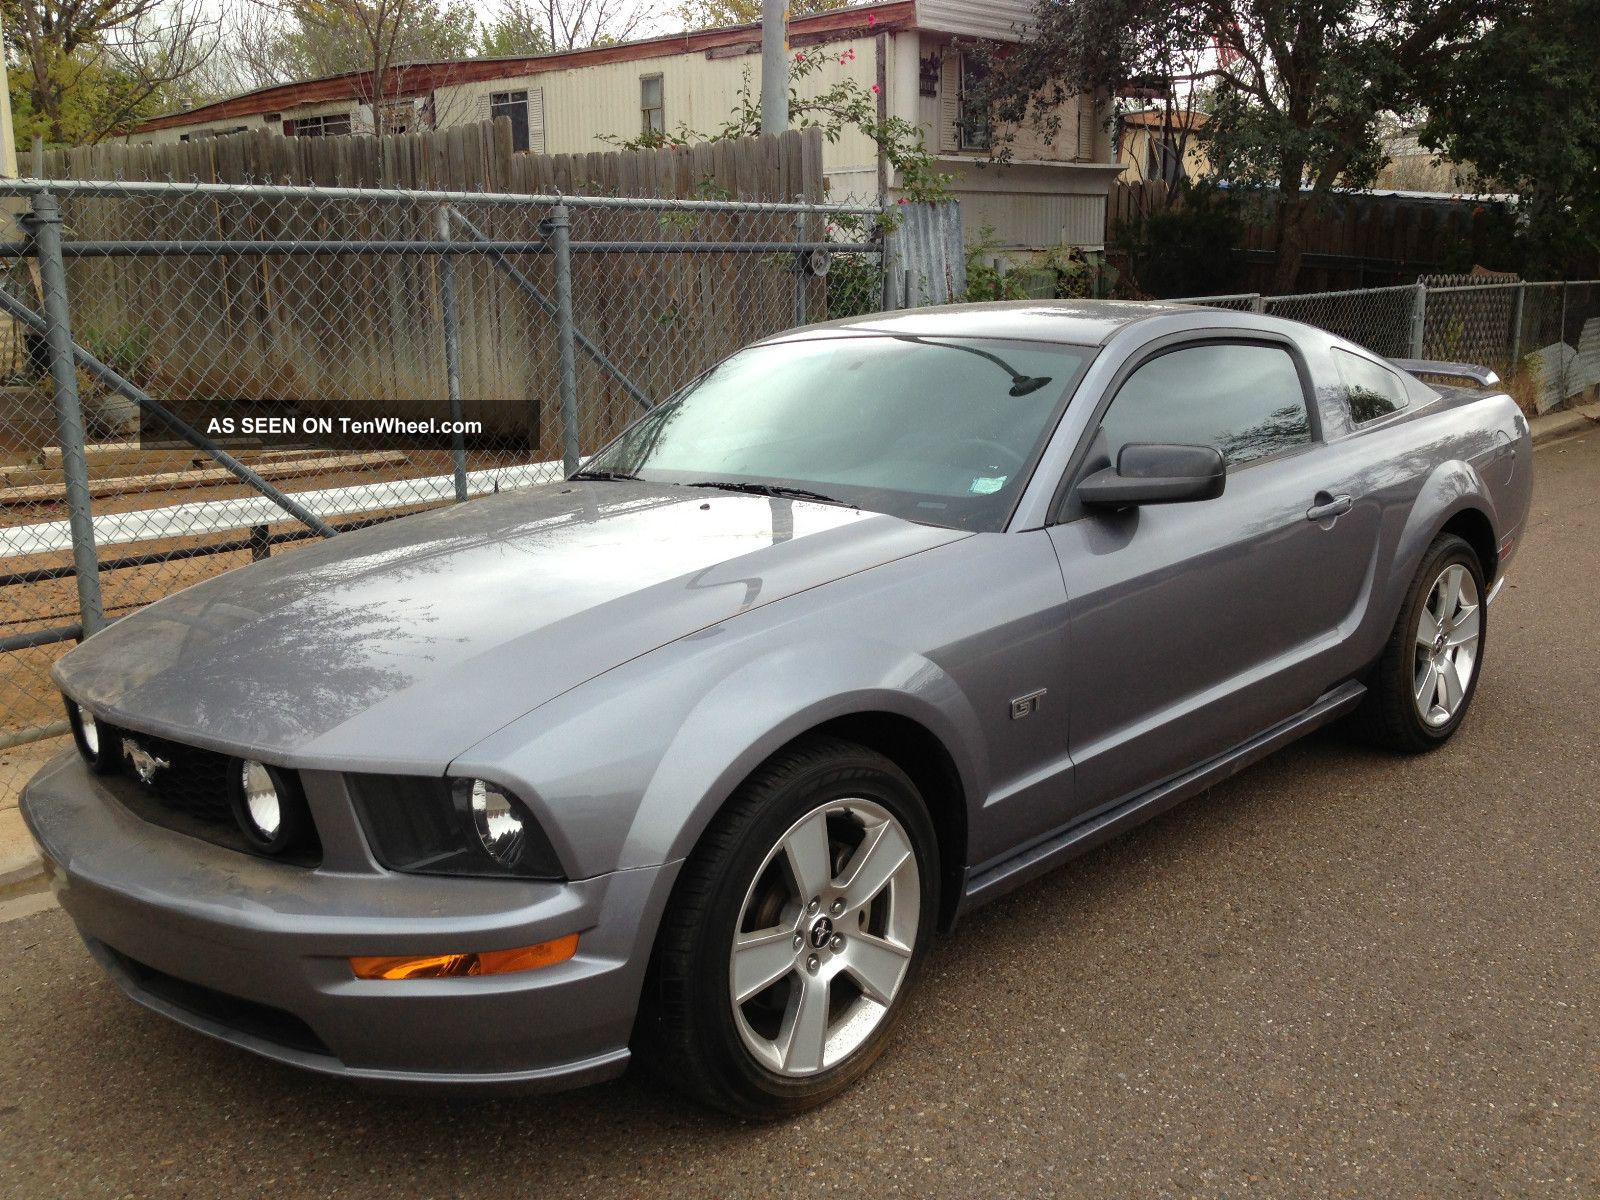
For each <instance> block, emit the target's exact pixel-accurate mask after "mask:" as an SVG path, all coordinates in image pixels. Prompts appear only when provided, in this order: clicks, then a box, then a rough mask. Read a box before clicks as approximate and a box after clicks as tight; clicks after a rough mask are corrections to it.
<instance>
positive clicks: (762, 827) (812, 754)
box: [635, 736, 939, 1119]
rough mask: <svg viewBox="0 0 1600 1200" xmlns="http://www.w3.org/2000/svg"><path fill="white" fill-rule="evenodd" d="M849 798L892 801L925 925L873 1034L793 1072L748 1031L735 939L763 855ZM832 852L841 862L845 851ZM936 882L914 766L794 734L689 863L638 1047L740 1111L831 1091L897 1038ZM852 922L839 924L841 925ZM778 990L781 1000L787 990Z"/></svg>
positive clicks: (763, 1112)
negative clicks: (738, 995) (816, 1065)
mask: <svg viewBox="0 0 1600 1200" xmlns="http://www.w3.org/2000/svg"><path fill="white" fill-rule="evenodd" d="M847 798H848V799H855V800H866V801H868V802H870V803H871V804H874V805H876V806H878V807H879V808H880V809H882V810H886V811H887V812H888V813H889V814H890V815H892V816H893V817H894V819H895V821H897V822H898V824H899V827H900V830H901V831H902V832H903V833H904V834H905V835H906V839H907V840H908V841H909V843H910V846H911V850H912V853H913V855H914V856H915V860H916V865H917V877H918V878H917V885H918V886H917V887H916V888H915V889H914V892H915V893H916V894H917V895H916V899H917V900H918V902H919V903H918V904H917V906H916V909H915V911H916V912H917V914H918V923H917V929H916V935H915V939H914V942H912V945H911V953H910V960H909V965H908V966H907V967H906V969H905V974H904V975H903V976H902V980H901V982H900V983H899V985H898V990H896V991H895V992H894V994H893V998H892V1002H891V1003H890V1004H889V1006H888V1009H887V1011H886V1012H885V1013H884V1014H883V1015H882V1017H881V1018H879V1020H878V1024H877V1026H876V1027H875V1028H874V1029H873V1031H872V1032H871V1034H870V1035H868V1036H867V1038H866V1039H865V1041H863V1042H862V1043H861V1044H860V1045H859V1046H857V1047H855V1049H854V1050H852V1051H850V1052H849V1053H848V1054H847V1055H846V1056H845V1057H844V1058H843V1059H842V1060H841V1061H839V1062H837V1063H835V1064H833V1065H831V1066H827V1067H825V1068H824V1069H822V1070H820V1071H818V1072H816V1073H814V1074H809V1075H805V1076H803V1077H794V1076H788V1075H784V1074H781V1073H779V1072H777V1071H775V1070H773V1069H770V1068H769V1067H768V1066H767V1065H766V1064H765V1063H763V1062H762V1061H760V1060H759V1059H758V1058H757V1057H756V1055H755V1054H754V1053H752V1051H751V1050H750V1048H749V1047H748V1046H747V1045H746V1044H745V1041H744V1040H743V1039H742V1037H741V1034H740V1030H739V1026H738V1023H737V1021H736V1018H735V1015H734V1009H733V1004H732V997H731V994H730V977H731V972H732V968H731V966H730V957H731V955H732V949H733V938H734V936H735V934H736V932H737V930H738V928H739V924H740V920H741V913H742V911H743V909H744V906H745V900H746V897H747V894H748V893H751V892H752V889H753V888H755V886H756V884H757V876H758V874H762V873H763V865H764V864H767V865H766V870H767V871H772V870H777V869H779V864H777V863H768V856H769V855H770V854H773V853H775V852H777V848H778V847H779V846H780V845H781V843H782V841H783V838H784V835H785V834H786V833H787V832H789V831H791V829H793V828H794V827H795V826H796V824H797V823H798V822H800V821H802V819H803V818H805V817H806V816H807V815H808V814H811V813H814V812H815V811H816V810H817V809H819V808H822V807H824V806H826V805H828V804H829V803H832V802H837V801H839V800H842V799H847ZM829 828H830V830H831V829H832V828H833V826H829ZM831 852H832V853H833V854H834V858H833V862H834V869H835V871H837V869H838V865H839V862H840V860H839V857H838V856H839V855H840V854H841V853H845V851H843V850H840V849H837V848H835V849H833V850H832V851H831ZM763 878H767V877H766V876H765V875H764V874H763ZM938 887H939V858H938V846H937V842H936V838H935V834H934V831H933V825H932V822H931V820H930V819H929V816H928V812H927V808H926V806H925V805H924V803H923V800H922V798H921V796H920V795H919V794H918V792H917V789H916V786H915V785H914V784H913V783H912V782H911V780H910V779H909V778H907V777H906V775H905V773H904V772H903V771H901V770H900V769H899V768H898V767H896V766H895V765H894V763H892V762H890V761H889V760H888V759H887V758H885V757H883V756H882V755H881V754H877V753H875V752H873V751H871V750H868V749H866V748H865V747H862V746H858V745H855V744H853V743H850V742H845V741H842V740H839V739H837V738H832V737H822V736H817V737H811V738H807V739H806V740H804V741H803V742H799V743H796V744H795V745H794V746H791V747H789V748H788V749H786V750H784V751H782V752H781V753H779V754H778V755H776V756H774V757H773V758H771V759H769V760H768V761H767V762H766V763H764V764H763V765H762V766H761V767H760V768H759V769H757V770H756V772H755V773H754V774H753V775H752V776H751V777H750V778H749V779H748V780H746V781H745V783H744V784H743V786H741V787H740V789H739V791H738V792H737V793H736V794H735V795H734V797H733V798H732V799H731V800H730V801H729V802H728V804H727V805H726V807H725V808H724V809H723V810H722V812H720V813H719V814H718V815H717V818H716V820H715V821H714V822H713V823H712V825H711V827H710V828H709V829H708V830H707V831H706V833H705V835H704V836H703V837H702V838H701V839H700V842H699V844H698V845H697V846H696V847H695V849H694V852H693V853H692V854H691V855H690V856H689V860H688V862H686V863H685V864H684V867H683V871H682V873H681V874H680V875H679V877H678V881H677V884H676V885H675V887H674V889H673V894H672V898H671V900H670V901H669V902H668V905H667V910H666V912H665V914H664V916H663V918H662V923H661V929H660V932H659V933H658V935H657V938H656V945H655V952H654V954H653V956H652V959H651V965H650V971H649V975H648V978H647V981H646V985H645V994H644V998H643V1004H642V1006H641V1010H640V1019H639V1026H638V1030H637V1036H636V1037H635V1049H636V1050H637V1051H638V1052H639V1056H640V1058H641V1059H642V1060H643V1061H644V1062H645V1063H646V1064H647V1065H648V1066H649V1067H650V1068H651V1069H652V1070H654V1071H655V1073H656V1074H657V1075H659V1076H660V1077H661V1078H662V1079H663V1080H664V1081H665V1082H667V1083H669V1084H670V1085H671V1086H673V1087H675V1088H677V1089H678V1090H680V1091H682V1092H684V1093H686V1094H687V1095H689V1096H690V1097H692V1098H693V1099H695V1100H698V1101H700V1102H701V1103H703V1104H706V1105H709V1106H711V1107H713V1108H717V1109H721V1110H722V1111H724V1112H727V1113H731V1114H733V1115H734V1116H738V1117H744V1118H755V1119H772V1118H776V1117H781V1116H786V1115H789V1114H792V1113H797V1112H801V1111H803V1110H805V1109H808V1108H812V1107H815V1106H816V1105H819V1104H823V1103H825V1102H827V1101H828V1100H831V1099H832V1098H833V1097H835V1096H837V1095H838V1094H839V1093H840V1092H842V1091H844V1090H845V1089H846V1088H848V1087H849V1086H850V1085H851V1084H852V1083H854V1082H855V1081H856V1080H857V1079H859V1078H860V1077H861V1076H862V1075H863V1074H864V1073H865V1072H866V1071H867V1069H868V1068H869V1067H871V1065H872V1063H873V1061H874V1060H875V1059H876V1058H877V1057H878V1055H879V1054H881V1053H882V1052H883V1049H884V1047H885V1046H886V1045H887V1043H888V1040H889V1037H890V1034H891V1032H892V1030H893V1027H894V1026H895V1024H896V1023H897V1021H898V1019H899V1017H900V1014H901V1013H902V1012H903V1011H904V1009H905V1004H906V998H907V996H908V994H909V993H910V991H911V989H912V986H913V985H914V983H915V979H916V976H917V974H918V972H919V968H920V967H921V964H922V962H923V960H924V959H925V958H926V955H927V949H928V944H929V941H930V939H931V936H932V933H933V929H934V924H935V921H936V920H937V914H938ZM886 890H887V889H886ZM897 902H898V901H897ZM841 903H842V902H841ZM785 911H789V910H788V909H786V910H785ZM806 919H807V920H809V919H810V918H806ZM863 919H864V918H863ZM765 927H766V926H765V925H759V926H755V928H765ZM844 928H845V927H844V926H843V925H842V924H841V926H840V931H841V933H842V932H843V931H844ZM808 948H809V942H808ZM792 978H793V979H795V980H798V982H790V981H788V980H784V981H780V982H779V983H776V984H774V985H772V986H773V988H774V989H787V988H789V987H801V986H804V980H802V979H799V976H798V972H797V973H796V975H795V976H794V977H792ZM774 994H775V995H777V996H778V997H779V998H780V999H781V998H782V997H783V995H784V994H785V993H784V992H781V991H780V992H775V993H774ZM769 1002H771V998H770V997H769ZM741 1011H743V1010H741ZM829 1011H831V1009H830V1010H829Z"/></svg>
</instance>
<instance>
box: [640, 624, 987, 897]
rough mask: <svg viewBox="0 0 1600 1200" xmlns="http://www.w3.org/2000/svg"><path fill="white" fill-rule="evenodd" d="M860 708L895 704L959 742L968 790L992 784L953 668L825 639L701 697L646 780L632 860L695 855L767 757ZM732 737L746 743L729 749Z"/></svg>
mask: <svg viewBox="0 0 1600 1200" xmlns="http://www.w3.org/2000/svg"><path fill="white" fill-rule="evenodd" d="M774 680H781V681H782V683H781V684H780V685H777V686H774V683H773V681H774ZM860 713H890V714H893V715H895V716H899V717H904V718H907V719H909V720H911V721H915V722H916V723H917V724H919V725H921V726H923V727H924V728H925V729H927V730H928V731H929V732H930V733H932V734H933V735H934V737H936V738H937V739H938V740H939V741H940V742H941V743H942V744H943V745H944V746H945V748H946V749H947V750H948V751H949V752H950V755H951V758H952V759H953V760H954V762H955V766H956V770H957V772H958V773H959V775H960V777H961V784H962V791H963V793H964V794H965V795H966V796H968V797H981V796H984V795H986V794H987V791H988V787H987V784H988V776H989V764H988V759H987V752H986V750H985V748H984V745H983V742H982V740H981V739H979V738H978V737H976V736H974V731H975V730H976V729H977V727H978V717H977V714H976V712H975V711H974V709H973V705H972V703H971V700H970V699H969V697H968V696H967V695H966V694H965V693H964V692H963V691H962V690H961V688H960V687H959V686H958V685H957V683H956V681H955V680H954V679H952V678H951V677H950V675H949V674H948V673H947V672H945V671H944V670H943V669H942V668H941V667H939V665H938V664H937V663H934V662H932V661H930V660H929V659H927V658H926V657H924V656H922V655H920V654H915V653H911V652H909V651H907V650H905V649H903V648H900V647H896V646H892V645H888V644H886V643H883V642H875V641H870V640H866V639H861V638H851V637H845V636H841V637H835V638H826V639H819V640H818V641H817V642H813V643H804V644H800V645H791V646H785V647H782V648H781V649H778V650H775V651H773V652H772V653H770V654H766V655H763V656H761V657H760V658H758V659H755V660H752V661H750V662H747V663H745V664H743V665H742V666H740V667H739V668H738V669H737V670H735V671H734V672H732V673H731V674H729V675H728V676H727V677H726V678H724V679H723V680H721V681H720V682H719V683H718V684H717V686H716V687H714V688H713V689H712V690H711V691H710V692H708V693H707V694H706V695H705V696H703V697H701V698H700V699H699V700H698V701H697V702H696V703H695V705H694V707H693V708H692V709H691V710H690V711H689V712H688V713H687V714H686V715H685V717H684V721H683V725H682V728H681V729H680V730H679V732H678V736H677V737H676V738H674V739H673V741H672V743H671V745H670V746H669V747H668V748H667V751H666V753H665V754H664V755H663V756H662V760H661V764H660V766H659V767H658V769H657V770H656V772H655V775H654V776H653V777H652V778H651V780H650V784H649V787H648V788H647V789H646V790H645V793H644V799H643V802H642V803H641V804H640V806H639V813H638V818H637V820H636V821H635V822H634V825H633V827H632V828H631V829H630V830H629V831H628V837H627V840H626V842H625V844H624V846H623V849H622V859H623V863H624V864H625V865H630V866H633V865H644V864H646V863H659V862H663V861H666V860H670V859H674V858H679V857H683V856H686V855H687V854H688V853H689V851H690V850H691V849H692V848H693V847H694V844H695V843H696V842H697V841H699V839H700V835H701V834H702V833H703V832H704V831H705V828H706V826H707V825H708V824H710V822H711V819H712V817H713V816H715V815H716V813H717V811H718V810H719V809H720V808H721V807H722V805H723V804H724V803H725V802H726V801H727V799H728V797H729V796H731V795H732V794H733V792H734V790H735V789H736V788H737V787H738V786H739V784H740V782H741V781H743V780H744V779H746V778H747V777H748V776H749V775H750V773H751V772H752V771H754V770H755V769H756V767H758V766H759V765H760V764H761V763H762V762H764V761H765V760H766V759H768V758H770V757H771V756H772V755H773V754H775V753H776V752H777V751H778V750H779V749H781V748H782V747H783V746H785V745H787V744H788V743H789V742H791V741H793V740H794V739H795V738H797V737H799V736H800V735H802V734H804V733H805V732H806V731H808V730H811V729H815V728H816V727H817V726H819V725H822V724H824V723H826V722H828V721H832V720H835V719H837V718H840V717H847V716H852V715H856V714H860ZM733 747H738V748H739V749H738V750H737V752H736V753H733V754H731V755H730V753H729V751H730V748H733Z"/></svg>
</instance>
